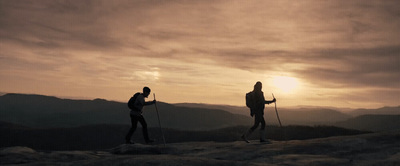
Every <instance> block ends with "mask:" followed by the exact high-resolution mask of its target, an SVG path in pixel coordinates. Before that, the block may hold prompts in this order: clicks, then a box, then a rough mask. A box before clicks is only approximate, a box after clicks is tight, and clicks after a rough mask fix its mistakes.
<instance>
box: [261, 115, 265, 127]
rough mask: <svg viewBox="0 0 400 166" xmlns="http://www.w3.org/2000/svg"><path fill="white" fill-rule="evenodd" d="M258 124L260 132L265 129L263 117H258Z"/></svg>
mask: <svg viewBox="0 0 400 166" xmlns="http://www.w3.org/2000/svg"><path fill="white" fill-rule="evenodd" d="M260 122H261V129H260V130H264V129H265V119H264V116H261V117H260Z"/></svg>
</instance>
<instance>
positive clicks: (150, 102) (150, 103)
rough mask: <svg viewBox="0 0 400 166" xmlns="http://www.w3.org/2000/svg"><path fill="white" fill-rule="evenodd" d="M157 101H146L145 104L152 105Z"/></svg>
mask: <svg viewBox="0 0 400 166" xmlns="http://www.w3.org/2000/svg"><path fill="white" fill-rule="evenodd" d="M154 103H156V100H153V101H147V102H144V105H152V104H154Z"/></svg>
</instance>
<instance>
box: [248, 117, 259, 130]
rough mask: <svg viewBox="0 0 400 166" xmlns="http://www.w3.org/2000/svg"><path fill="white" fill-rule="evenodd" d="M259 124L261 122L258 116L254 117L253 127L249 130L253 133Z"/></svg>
mask: <svg viewBox="0 0 400 166" xmlns="http://www.w3.org/2000/svg"><path fill="white" fill-rule="evenodd" d="M260 122H261V119H260V116H259V115H257V114H256V115H254V125H253V127H251V128H250V129H251V130H252V131H254V130H255V129H256V128H257V127H258V125H259V124H260Z"/></svg>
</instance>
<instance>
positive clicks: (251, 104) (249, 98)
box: [246, 91, 254, 108]
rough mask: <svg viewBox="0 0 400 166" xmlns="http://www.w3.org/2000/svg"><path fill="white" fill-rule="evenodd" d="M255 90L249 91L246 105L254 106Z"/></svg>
mask: <svg viewBox="0 0 400 166" xmlns="http://www.w3.org/2000/svg"><path fill="white" fill-rule="evenodd" d="M253 100H254V99H253V91H250V92H249V93H246V106H247V107H249V108H253V107H254V101H253Z"/></svg>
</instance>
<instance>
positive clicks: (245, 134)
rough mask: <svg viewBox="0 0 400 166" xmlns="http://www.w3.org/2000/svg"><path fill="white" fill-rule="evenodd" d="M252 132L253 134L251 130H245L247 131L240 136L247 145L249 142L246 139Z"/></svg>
mask: <svg viewBox="0 0 400 166" xmlns="http://www.w3.org/2000/svg"><path fill="white" fill-rule="evenodd" d="M252 132H253V130H251V129H249V130H247V131H246V132H245V133H244V134H243V135H242V139H243V141H245V142H247V143H250V141H249V140H248V139H247V138H248V137H249V136H250V134H251V133H252Z"/></svg>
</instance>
